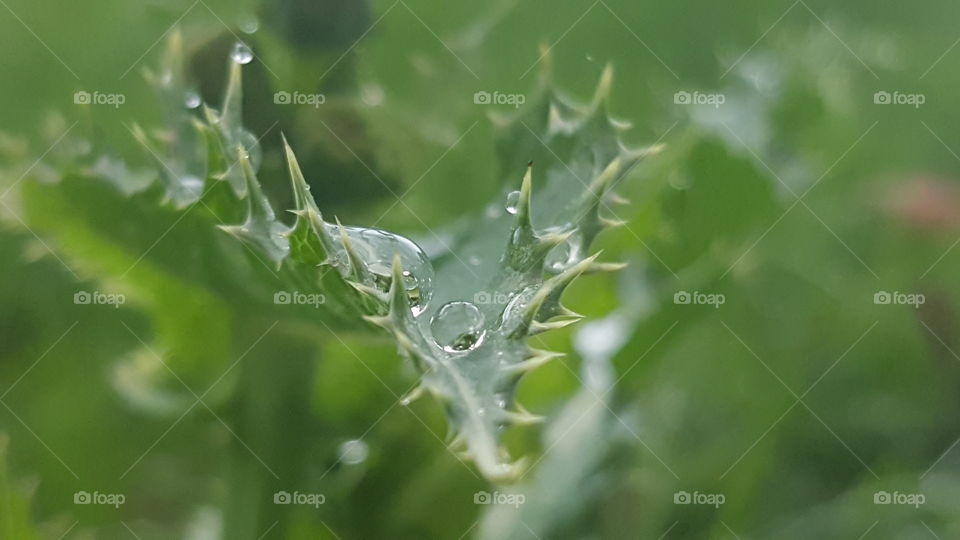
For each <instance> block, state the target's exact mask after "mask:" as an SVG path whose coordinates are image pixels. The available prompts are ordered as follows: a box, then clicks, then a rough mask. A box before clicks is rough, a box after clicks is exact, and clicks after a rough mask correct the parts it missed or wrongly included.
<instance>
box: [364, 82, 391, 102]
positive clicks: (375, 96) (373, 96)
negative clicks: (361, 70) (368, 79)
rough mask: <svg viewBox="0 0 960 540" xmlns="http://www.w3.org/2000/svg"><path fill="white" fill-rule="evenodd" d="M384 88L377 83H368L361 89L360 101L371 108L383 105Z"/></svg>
mask: <svg viewBox="0 0 960 540" xmlns="http://www.w3.org/2000/svg"><path fill="white" fill-rule="evenodd" d="M384 97H385V96H384V92H383V87H382V86H380V85H379V84H376V83H367V84H364V85H363V88H361V89H360V100H361V101H363V102H364V103H366V104H367V105H369V106H371V107H376V106H378V105H383V100H384Z"/></svg>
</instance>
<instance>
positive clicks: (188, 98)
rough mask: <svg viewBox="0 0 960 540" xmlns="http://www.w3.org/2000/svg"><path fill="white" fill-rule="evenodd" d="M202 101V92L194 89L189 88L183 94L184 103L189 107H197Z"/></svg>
mask: <svg viewBox="0 0 960 540" xmlns="http://www.w3.org/2000/svg"><path fill="white" fill-rule="evenodd" d="M201 101H202V100H201V99H200V94H198V93H197V92H195V91H193V90H188V91H187V93H186V94H184V96H183V104H184V105H186V107H187V108H188V109H196V108H197V107H199V106H200V103H201Z"/></svg>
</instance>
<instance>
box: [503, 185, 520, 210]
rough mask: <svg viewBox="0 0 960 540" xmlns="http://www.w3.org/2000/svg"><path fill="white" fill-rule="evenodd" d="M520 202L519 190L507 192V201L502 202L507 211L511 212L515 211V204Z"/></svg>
mask: <svg viewBox="0 0 960 540" xmlns="http://www.w3.org/2000/svg"><path fill="white" fill-rule="evenodd" d="M519 202H520V192H519V191H511V192H510V193H508V194H507V202H506V204H504V208H506V209H507V212H510V213H511V214H516V213H517V204H518V203H519Z"/></svg>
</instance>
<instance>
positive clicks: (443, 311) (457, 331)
mask: <svg viewBox="0 0 960 540" xmlns="http://www.w3.org/2000/svg"><path fill="white" fill-rule="evenodd" d="M483 322H484V318H483V313H481V312H480V308H478V307H477V306H476V305H474V304H473V303H471V302H460V301H457V302H450V303H448V304H444V306H443V307H442V308H440V311H439V312H437V314H436V315H434V316H433V320H432V321H430V331H431V332H432V333H433V339H434V341H436V343H437V345H439V346H440V347H441V348H443V350H445V351H447V352H462V351H468V350H470V349H473V348H475V347H476V346H477V345H479V344H480V342H481V341H483V336H484V329H483Z"/></svg>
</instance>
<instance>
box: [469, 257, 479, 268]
mask: <svg viewBox="0 0 960 540" xmlns="http://www.w3.org/2000/svg"><path fill="white" fill-rule="evenodd" d="M467 262H468V263H470V264H472V265H473V266H480V262H481V261H480V257H477V256H476V255H471V256H470V257H468V258H467Z"/></svg>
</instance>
